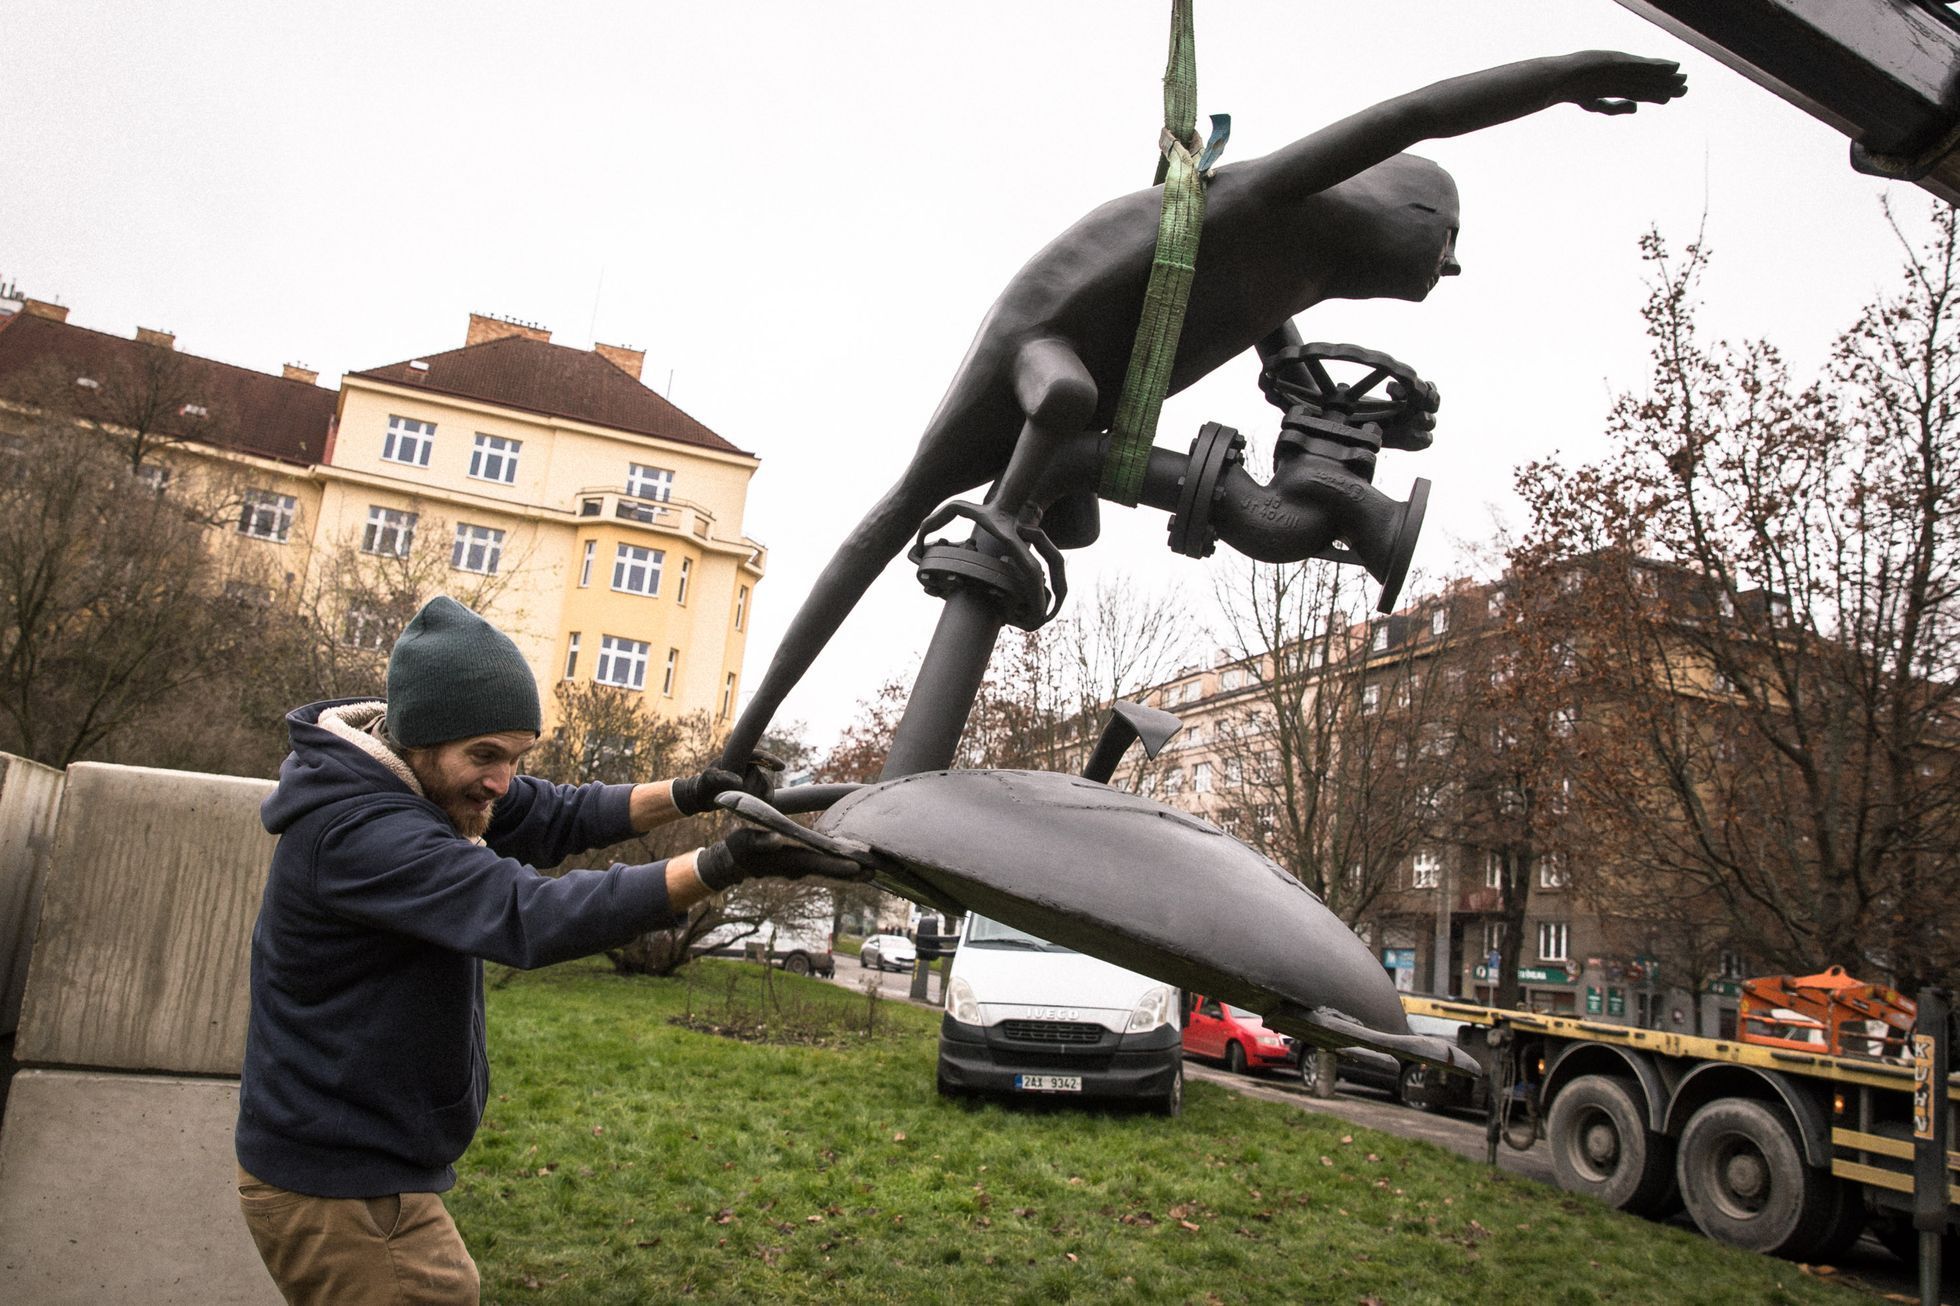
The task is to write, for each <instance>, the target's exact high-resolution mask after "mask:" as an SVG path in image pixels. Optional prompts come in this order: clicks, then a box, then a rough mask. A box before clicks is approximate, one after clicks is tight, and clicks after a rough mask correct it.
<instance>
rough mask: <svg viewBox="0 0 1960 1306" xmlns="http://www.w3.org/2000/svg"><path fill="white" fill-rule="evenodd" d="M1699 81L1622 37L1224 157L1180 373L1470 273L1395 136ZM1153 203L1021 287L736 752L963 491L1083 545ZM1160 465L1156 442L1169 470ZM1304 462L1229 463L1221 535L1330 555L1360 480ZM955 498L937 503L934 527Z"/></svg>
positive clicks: (795, 642)
mask: <svg viewBox="0 0 1960 1306" xmlns="http://www.w3.org/2000/svg"><path fill="white" fill-rule="evenodd" d="M1685 90H1686V80H1685V78H1684V77H1683V76H1682V75H1681V73H1680V71H1679V66H1678V65H1677V64H1675V63H1673V62H1672V61H1669V60H1663V59H1645V58H1639V57H1636V56H1633V55H1627V54H1619V53H1614V52H1610V51H1587V52H1582V53H1578V54H1570V55H1563V56H1557V57H1553V58H1545V59H1533V60H1527V61H1524V62H1521V63H1514V64H1506V65H1504V66H1502V67H1499V68H1492V69H1487V70H1485V71H1482V72H1476V73H1470V74H1467V75H1465V76H1462V77H1455V78H1451V79H1449V80H1447V81H1442V82H1437V83H1435V84H1434V85H1431V86H1427V87H1424V88H1423V89H1421V90H1418V91H1413V92H1410V93H1408V94H1406V95H1401V96H1398V97H1396V98H1394V99H1392V100H1387V101H1384V102H1383V103H1381V104H1378V105H1375V106H1373V107H1372V108H1368V109H1364V110H1362V111H1361V112H1359V113H1356V114H1354V115H1352V116H1350V117H1348V118H1345V119H1342V120H1341V121H1340V122H1337V123H1334V124H1333V125H1331V126H1328V127H1324V128H1322V129H1321V130H1319V131H1317V132H1314V133H1313V134H1312V135H1310V136H1306V137H1303V138H1302V139H1300V140H1298V141H1295V142H1294V143H1293V144H1291V145H1288V146H1286V147H1285V148H1283V149H1280V150H1277V151H1275V152H1273V153H1272V154H1269V155H1266V156H1265V157H1263V158H1259V159H1254V160H1251V161H1248V162H1244V163H1237V164H1230V165H1226V166H1224V167H1220V168H1218V169H1216V170H1215V172H1214V173H1213V174H1212V177H1211V181H1210V191H1209V196H1208V199H1207V211H1206V217H1205V223H1204V229H1203V235H1202V240H1201V243H1200V250H1199V256H1198V262H1197V271H1196V276H1195V279H1194V281H1193V284H1192V289H1191V298H1190V305H1189V308H1188V311H1187V313H1186V317H1185V323H1184V330H1183V333H1182V336H1181V339H1180V343H1179V347H1178V353H1177V358H1176V363H1175V366H1174V369H1173V374H1172V377H1171V386H1170V388H1171V391H1172V392H1173V393H1175V392H1176V391H1178V390H1181V389H1183V388H1184V387H1186V386H1188V385H1190V384H1191V383H1192V382H1193V381H1196V380H1197V379H1198V378H1199V377H1202V376H1204V375H1205V374H1207V373H1209V372H1211V371H1212V370H1213V369H1215V368H1217V367H1218V366H1220V365H1221V364H1223V363H1225V362H1226V361H1227V360H1229V359H1231V358H1234V357H1236V356H1237V355H1239V354H1240V353H1243V352H1244V351H1246V350H1248V349H1252V348H1254V347H1255V346H1260V345H1261V343H1262V342H1265V345H1264V347H1262V353H1263V354H1268V355H1270V352H1271V351H1272V350H1274V349H1277V348H1280V347H1283V346H1284V345H1286V344H1288V343H1292V344H1297V343H1298V336H1297V335H1293V334H1292V333H1291V326H1290V323H1291V319H1292V317H1293V316H1294V315H1295V314H1297V313H1301V312H1304V311H1305V310H1307V309H1309V308H1312V307H1313V306H1315V305H1316V304H1319V303H1320V302H1321V301H1323V300H1326V299H1364V298H1393V299H1406V300H1421V299H1423V298H1425V297H1426V296H1427V295H1428V294H1429V292H1430V290H1431V289H1433V288H1434V286H1435V285H1436V283H1437V281H1438V280H1439V279H1440V278H1442V277H1445V276H1451V275H1454V274H1455V273H1456V272H1457V271H1458V267H1457V263H1456V256H1455V245H1456V234H1457V221H1458V220H1457V195H1456V185H1455V183H1454V182H1453V181H1452V180H1451V178H1450V175H1449V174H1448V173H1447V172H1445V171H1443V169H1442V168H1440V167H1438V166H1437V165H1436V164H1434V163H1431V162H1430V161H1428V160H1426V159H1422V158H1418V157H1416V156H1414V155H1408V154H1403V153H1401V151H1402V150H1404V149H1406V148H1407V147H1409V146H1412V145H1414V144H1416V143H1417V142H1419V141H1422V140H1426V139H1431V138H1436V137H1447V136H1459V135H1463V134H1465V133H1468V132H1472V131H1477V130H1480V129H1482V128H1485V127H1490V126H1494V125H1496V124H1498V123H1502V122H1508V121H1510V120H1512V119H1514V118H1520V117H1523V116H1525V115H1526V114H1530V113H1536V112H1537V111H1539V110H1541V109H1546V108H1549V107H1551V106H1552V105H1555V104H1562V103H1571V104H1576V105H1578V106H1580V107H1581V108H1584V109H1587V110H1589V111H1592V112H1597V113H1608V114H1619V113H1631V112H1633V111H1634V109H1635V108H1636V107H1637V105H1638V104H1639V103H1642V102H1645V103H1650V104H1661V103H1665V102H1666V101H1668V100H1671V99H1673V98H1675V97H1676V96H1678V95H1681V94H1683V93H1684V92H1685ZM1158 207H1159V190H1158V188H1155V187H1153V188H1150V189H1147V190H1141V191H1137V192H1134V193H1132V194H1129V195H1125V196H1123V197H1121V198H1120V199H1116V200H1112V201H1111V202H1109V203H1107V204H1104V205H1103V206H1101V207H1100V208H1097V209H1095V210H1094V211H1092V212H1091V213H1089V214H1088V215H1087V216H1086V217H1084V218H1082V219H1081V220H1080V221H1078V222H1077V223H1076V224H1075V225H1074V226H1072V227H1070V228H1069V229H1068V230H1067V231H1065V232H1063V233H1062V234H1061V235H1060V236H1059V237H1057V238H1056V239H1055V240H1054V241H1053V242H1051V243H1050V244H1049V245H1048V247H1047V248H1045V249H1043V250H1042V251H1041V252H1040V253H1038V254H1036V255H1035V256H1034V258H1033V259H1032V260H1030V261H1029V262H1028V264H1027V265H1026V266H1025V267H1023V268H1022V269H1021V271H1020V272H1019V273H1017V274H1016V275H1015V277H1014V279H1013V280H1012V281H1011V282H1009V283H1008V286H1007V288H1006V289H1005V290H1004V291H1003V292H1002V293H1001V296H1000V298H999V299H998V300H997V301H996V302H995V304H994V306H993V307H992V309H990V310H989V311H988V313H987V316H986V318H985V319H984V320H983V321H982V322H981V324H980V330H979V333H978V334H977V335H976V336H975V338H974V341H973V344H972V346H971V348H970V349H969V350H968V351H967V356H966V358H965V360H964V361H963V362H962V363H961V365H960V368H959V371H958V372H957V373H956V374H955V376H954V378H953V382H952V385H951V386H950V387H949V388H948V390H947V392H946V395H945V398H944V399H942V400H941V402H940V405H939V409H938V411H937V412H936V413H934V414H933V417H932V420H931V421H930V422H929V423H928V424H927V426H926V430H925V434H924V435H923V436H922V437H921V438H920V440H919V444H918V448H917V450H916V451H915V452H914V454H913V456H912V460H911V462H910V463H909V464H907V466H906V468H905V470H904V472H903V473H902V474H901V475H900V477H899V479H898V482H897V483H896V484H895V485H893V486H892V487H891V489H890V490H888V491H887V492H886V493H885V495H884V497H883V498H881V499H880V500H879V501H878V502H877V504H876V505H874V506H873V507H872V509H871V510H870V512H868V513H867V514H866V515H865V517H864V519H863V520H862V521H861V522H859V523H858V525H857V527H856V528H855V529H854V530H852V532H851V533H850V535H849V536H848V537H847V538H846V539H845V540H844V542H843V544H842V545H841V546H840V547H839V548H838V550H837V553H836V554H835V555H834V556H833V558H832V559H831V561H830V563H829V565H828V566H826V567H825V568H824V571H823V573H822V574H821V575H820V576H819V577H818V579H817V581H816V584H815V585H814V586H813V587H812V589H811V591H810V594H809V596H808V598H806V599H805V601H804V603H803V606H802V608H801V609H800V610H799V611H798V612H797V614H796V616H795V618H794V619H793V620H792V621H791V623H790V625H789V628H788V630H787V631H786V633H785V634H784V636H783V640H782V643H781V644H780V645H779V646H778V648H777V650H776V654H775V657H774V659H773V660H772V661H771V663H770V666H769V669H768V671H767V673H766V674H765V675H764V677H763V679H762V682H761V683H760V685H758V686H757V687H756V691H755V694H754V696H753V697H752V699H751V700H750V702H749V705H748V707H747V709H746V710H745V711H744V712H743V714H742V716H741V719H740V720H739V721H738V722H737V724H736V727H735V730H734V733H733V735H732V737H731V739H730V742H729V745H728V750H727V754H726V756H727V757H730V758H738V759H739V758H746V757H747V756H748V755H749V753H750V752H751V751H752V750H753V748H754V747H755V745H756V743H757V741H758V740H759V739H760V737H761V735H762V733H763V731H764V730H765V729H766V728H767V726H768V724H769V721H770V719H771V717H772V716H773V715H774V713H775V711H776V709H777V708H778V707H779V706H780V705H781V703H782V701H783V698H784V696H785V695H787V694H788V692H789V691H790V689H791V688H793V687H794V686H795V684H796V682H797V681H798V680H799V679H801V678H802V676H803V674H804V672H805V671H807V670H808V668H809V666H810V664H811V663H812V662H813V661H814V660H815V659H816V657H817V655H818V653H819V652H820V651H821V650H822V649H823V647H824V645H825V644H827V643H828V642H829V640H830V638H831V636H832V635H833V634H835V633H836V631H837V628H838V627H839V626H840V625H841V624H842V623H843V620H844V618H845V617H846V616H847V615H848V614H849V613H850V611H851V609H852V608H853V607H854V606H855V605H856V604H857V602H858V600H859V599H860V598H861V597H862V596H863V594H864V592H865V591H866V590H867V589H868V588H869V587H870V585H871V583H872V581H873V580H875V579H876V577H877V575H878V573H879V571H880V570H882V569H883V567H884V565H885V564H886V563H887V562H889V561H890V560H891V558H892V557H893V556H894V555H896V554H897V553H898V552H899V550H900V549H902V548H904V547H905V545H906V543H907V541H908V540H910V539H911V538H912V537H913V535H914V533H915V532H919V531H920V530H921V527H922V526H923V525H924V524H925V523H927V522H928V520H929V519H933V518H934V511H935V509H939V508H940V505H941V504H942V503H944V502H945V501H946V500H947V499H949V498H951V497H952V496H954V495H958V494H961V493H964V492H966V491H968V490H971V489H973V488H974V487H976V486H979V485H982V484H985V483H987V482H989V481H992V482H994V485H993V488H992V491H991V492H990V493H989V495H988V496H987V501H986V503H984V504H981V505H959V506H958V507H957V511H958V512H959V515H963V516H967V517H971V518H972V519H974V521H975V524H976V527H977V531H976V534H979V533H984V534H985V535H986V536H988V537H991V539H992V541H994V544H993V546H992V547H993V548H994V550H995V552H996V553H998V554H999V555H1001V556H1002V557H1003V558H1005V560H1006V561H1007V562H1009V563H1010V564H1012V565H1013V566H1015V567H1018V568H1019V569H1020V570H1021V571H1022V572H1024V573H1027V574H1029V575H1032V576H1037V577H1038V576H1039V574H1040V568H1039V565H1038V564H1037V563H1036V561H1035V558H1034V556H1033V554H1032V552H1031V550H1030V547H1029V542H1030V541H1034V542H1036V543H1038V544H1040V545H1043V546H1046V545H1047V544H1048V543H1049V541H1050V540H1052V541H1053V544H1054V545H1055V546H1059V547H1061V548H1079V547H1082V546H1084V545H1086V544H1088V543H1090V542H1092V541H1093V540H1094V539H1095V538H1096V535H1097V533H1098V529H1099V523H1098V505H1097V502H1096V497H1095V486H1096V482H1097V473H1098V469H1099V462H1100V456H1101V450H1102V446H1103V441H1104V439H1105V437H1104V432H1105V430H1106V429H1107V427H1108V425H1109V422H1110V420H1111V417H1112V414H1113V412H1114V410H1115V407H1116V402H1117V398H1118V391H1119V389H1120V386H1121V384H1122V380H1123V375H1124V369H1125V366H1126V364H1127V362H1128V356H1129V350H1130V344H1131V340H1132V336H1133V332H1134V330H1135V326H1136V321H1137V315H1138V312H1139V309H1140V305H1141V303H1142V298H1143V289H1144V285H1145V282H1146V280H1147V278H1148V275H1149V268H1150V262H1151V255H1152V251H1153V248H1154V244H1155V239H1156V232H1157V214H1158ZM1425 442H1426V441H1425ZM1160 452H1163V451H1160ZM1155 463H1156V460H1155V458H1154V457H1153V471H1155V470H1156V467H1155ZM1295 466H1297V467H1301V468H1302V470H1301V471H1300V472H1298V473H1297V474H1289V473H1288V470H1287V468H1285V467H1284V466H1282V467H1281V468H1279V469H1278V470H1277V471H1276V475H1275V477H1274V481H1273V483H1272V484H1271V485H1269V486H1261V485H1259V484H1258V483H1257V482H1255V481H1253V480H1252V479H1251V478H1250V477H1249V476H1247V475H1246V474H1245V473H1244V472H1243V471H1242V470H1239V469H1237V468H1236V467H1234V468H1231V469H1229V470H1228V471H1227V473H1226V479H1225V481H1224V482H1223V483H1222V484H1221V490H1222V491H1223V492H1222V493H1221V494H1220V497H1219V507H1218V509H1217V512H1218V517H1219V520H1218V522H1217V529H1218V531H1219V533H1221V534H1223V535H1224V536H1225V538H1226V539H1227V541H1228V542H1230V543H1233V544H1235V545H1242V546H1243V551H1245V552H1248V553H1251V554H1253V555H1254V556H1257V557H1262V558H1265V559H1267V560H1273V561H1277V560H1281V559H1294V558H1305V557H1310V556H1314V555H1315V554H1316V553H1318V552H1320V551H1321V550H1323V549H1324V548H1325V547H1327V545H1328V544H1329V543H1330V541H1331V539H1332V538H1333V537H1335V536H1337V535H1341V534H1342V531H1343V527H1344V525H1345V526H1346V527H1347V528H1348V529H1349V530H1352V526H1351V524H1349V523H1344V522H1343V521H1342V520H1341V519H1340V518H1339V515H1338V513H1337V512H1335V510H1334V507H1333V506H1332V505H1331V503H1330V500H1338V499H1340V498H1342V497H1343V496H1346V497H1349V498H1351V497H1352V494H1353V491H1352V489H1350V488H1349V487H1345V486H1342V485H1339V484H1333V483H1330V478H1329V477H1328V476H1326V475H1325V474H1322V473H1318V472H1308V471H1306V470H1304V463H1296V464H1295ZM1369 471H1370V472H1371V471H1372V462H1370V463H1369ZM1167 477H1168V478H1169V479H1170V480H1171V481H1172V485H1171V486H1170V487H1169V488H1168V489H1166V486H1165V484H1164V482H1165V480H1166V479H1167ZM1154 479H1155V480H1156V481H1157V484H1156V485H1155V486H1154V487H1151V486H1147V487H1146V490H1145V493H1144V500H1145V501H1146V502H1150V503H1153V504H1154V505H1155V506H1159V507H1166V508H1170V507H1174V506H1175V504H1174V502H1173V503H1167V502H1164V500H1165V498H1166V496H1167V495H1168V496H1169V497H1171V498H1173V499H1174V497H1175V484H1174V482H1175V474H1174V473H1165V474H1163V475H1157V476H1155V478H1154ZM1361 488H1362V489H1368V490H1370V492H1372V490H1371V487H1366V486H1365V485H1364V486H1362V487H1361ZM954 511H955V509H952V508H949V509H943V510H941V511H940V512H939V514H938V516H937V518H936V519H935V520H934V525H935V526H936V525H938V524H943V522H944V521H945V520H946V519H947V518H948V517H949V516H951V515H953V512H954ZM1275 522H1279V523H1282V525H1281V526H1280V527H1278V528H1276V527H1275V525H1274V523H1275ZM1412 542H1413V541H1412V539H1411V540H1409V541H1407V543H1410V544H1412ZM1044 556H1047V557H1049V558H1050V560H1051V565H1054V564H1055V563H1058V561H1059V560H1058V558H1056V557H1055V555H1053V553H1052V551H1051V550H1048V549H1046V548H1044ZM1403 561H1404V565H1406V558H1404V560H1403ZM961 719H962V720H963V719H964V714H963V713H962V714H961Z"/></svg>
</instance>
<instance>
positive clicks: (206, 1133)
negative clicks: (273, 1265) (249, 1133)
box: [0, 1070, 280, 1306]
mask: <svg viewBox="0 0 1960 1306" xmlns="http://www.w3.org/2000/svg"><path fill="white" fill-rule="evenodd" d="M237 1115H238V1084H237V1082H236V1081H235V1080H218V1079H168V1078H163V1077H158V1076H149V1075H105V1074H97V1073H94V1072H89V1071H65V1070H23V1071H22V1072H21V1073H20V1074H18V1075H16V1076H15V1077H14V1085H13V1091H12V1093H10V1094H9V1096H8V1098H7V1118H6V1124H5V1127H4V1128H0V1283H4V1284H5V1285H6V1286H5V1288H4V1290H0V1291H4V1293H5V1295H6V1297H7V1299H8V1300H10V1301H17V1302H35V1303H37V1304H39V1306H66V1304H67V1303H76V1304H77V1306H80V1304H82V1303H87V1304H88V1306H97V1304H98V1303H102V1302H143V1303H146V1304H147V1306H178V1304H179V1303H181V1304H182V1306H206V1304H207V1303H208V1304H209V1306H232V1304H233V1303H236V1304H237V1306H278V1303H279V1300H280V1297H279V1292H278V1289H276V1288H275V1287H273V1284H272V1277H271V1276H270V1275H268V1274H267V1273H266V1271H265V1266H264V1264H263V1263H261V1262H260V1260H259V1254H258V1250H257V1249H256V1248H255V1247H253V1245H252V1236H251V1234H249V1233H248V1232H246V1229H245V1220H244V1217H243V1216H242V1215H240V1214H239V1210H238V1188H237V1180H236V1166H237V1162H236V1161H235V1160H234V1159H233V1156H232V1149H231V1132H232V1122H233V1121H234V1120H235V1119H236V1118H237Z"/></svg>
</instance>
